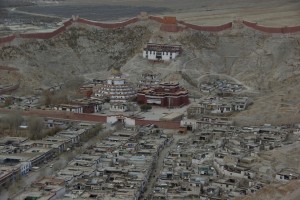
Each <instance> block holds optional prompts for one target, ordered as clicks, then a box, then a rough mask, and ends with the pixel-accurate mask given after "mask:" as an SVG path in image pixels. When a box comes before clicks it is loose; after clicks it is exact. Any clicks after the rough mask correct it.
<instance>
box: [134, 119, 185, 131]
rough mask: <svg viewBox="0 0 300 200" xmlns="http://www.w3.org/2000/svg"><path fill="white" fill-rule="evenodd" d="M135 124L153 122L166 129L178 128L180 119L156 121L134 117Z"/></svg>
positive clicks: (143, 124)
mask: <svg viewBox="0 0 300 200" xmlns="http://www.w3.org/2000/svg"><path fill="white" fill-rule="evenodd" d="M135 124H136V125H142V126H145V125H148V124H155V125H156V126H158V127H160V128H166V129H178V128H179V127H180V121H156V120H143V119H136V120H135Z"/></svg>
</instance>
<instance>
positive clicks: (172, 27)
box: [0, 16, 300, 46]
mask: <svg viewBox="0 0 300 200" xmlns="http://www.w3.org/2000/svg"><path fill="white" fill-rule="evenodd" d="M148 18H149V19H150V20H154V21H157V22H159V23H162V25H163V26H162V27H161V30H162V31H167V32H178V31H179V30H182V27H178V26H177V25H176V23H175V24H168V23H167V22H166V19H169V18H170V19H171V18H172V19H173V17H166V19H164V18H161V17H157V16H149V17H148ZM174 19H175V20H176V18H174ZM138 20H139V19H138V17H134V18H131V19H129V20H126V21H124V22H117V23H102V22H97V21H91V20H87V19H83V18H77V19H75V21H76V22H79V23H83V24H87V25H91V26H97V27H101V28H107V29H116V28H121V27H124V26H127V25H129V24H133V23H136V22H137V21H138ZM73 22H74V20H73V19H72V18H71V19H69V20H67V21H65V22H63V24H64V25H63V26H61V27H59V28H58V29H56V30H54V31H52V32H44V33H22V34H20V36H16V35H9V36H6V37H2V38H0V46H1V45H4V44H6V43H9V42H12V41H13V40H14V39H15V38H16V37H20V38H24V39H50V38H52V37H54V36H56V35H58V34H60V33H62V32H64V31H65V30H66V29H67V27H68V26H71V25H72V24H73ZM176 22H177V23H178V24H181V25H184V26H185V27H186V28H191V29H194V30H198V31H208V32H219V31H223V30H226V29H230V28H232V22H229V23H226V24H223V25H220V26H198V25H194V24H190V23H186V22H184V21H176ZM166 23H167V24H166ZM243 24H244V25H245V26H247V27H250V28H253V29H255V30H258V31H261V32H265V33H282V34H285V33H296V32H300V26H284V27H267V26H261V25H257V23H253V22H248V21H243Z"/></svg>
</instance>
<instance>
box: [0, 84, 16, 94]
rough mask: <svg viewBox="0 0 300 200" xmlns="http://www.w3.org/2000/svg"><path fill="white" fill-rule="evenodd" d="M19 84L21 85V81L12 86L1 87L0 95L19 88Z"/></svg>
mask: <svg viewBox="0 0 300 200" xmlns="http://www.w3.org/2000/svg"><path fill="white" fill-rule="evenodd" d="M19 86H20V83H18V84H16V85H12V86H10V87H6V88H2V89H0V95H2V94H5V93H7V92H12V91H15V90H16V89H18V88H19Z"/></svg>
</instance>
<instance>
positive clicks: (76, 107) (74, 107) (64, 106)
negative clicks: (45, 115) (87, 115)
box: [54, 104, 83, 113]
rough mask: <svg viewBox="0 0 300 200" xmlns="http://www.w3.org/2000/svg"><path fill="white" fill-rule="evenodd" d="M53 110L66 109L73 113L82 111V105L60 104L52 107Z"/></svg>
mask: <svg viewBox="0 0 300 200" xmlns="http://www.w3.org/2000/svg"><path fill="white" fill-rule="evenodd" d="M54 110H59V111H68V112H74V113H83V107H82V106H80V105H71V104H60V105H58V106H55V107H54Z"/></svg>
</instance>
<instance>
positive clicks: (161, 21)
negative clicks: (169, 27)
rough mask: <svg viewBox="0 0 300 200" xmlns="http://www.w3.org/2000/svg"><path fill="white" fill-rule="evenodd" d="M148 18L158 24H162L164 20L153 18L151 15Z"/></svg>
mask: <svg viewBox="0 0 300 200" xmlns="http://www.w3.org/2000/svg"><path fill="white" fill-rule="evenodd" d="M148 18H149V19H151V20H154V21H157V22H159V23H164V20H163V18H161V17H156V16H153V15H150V16H149V17H148Z"/></svg>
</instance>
